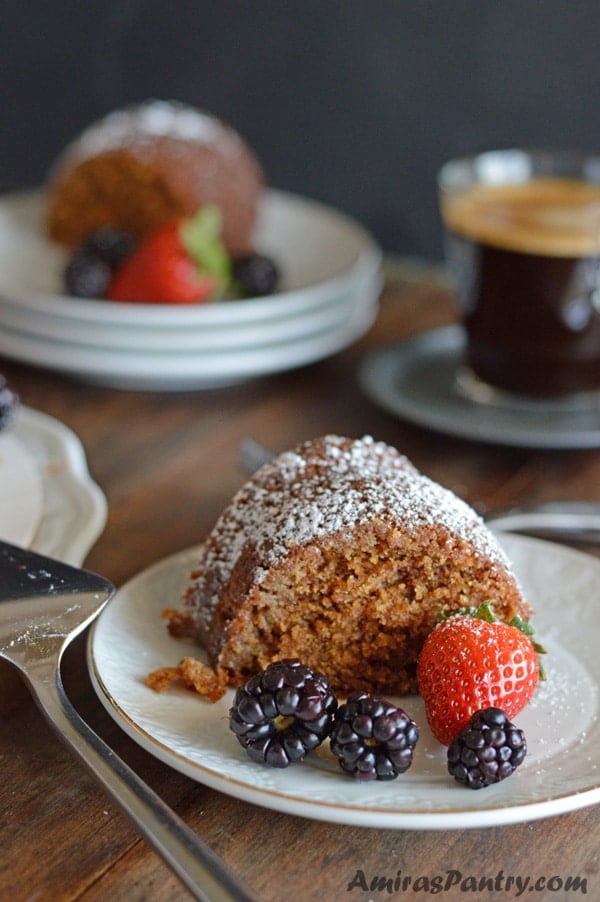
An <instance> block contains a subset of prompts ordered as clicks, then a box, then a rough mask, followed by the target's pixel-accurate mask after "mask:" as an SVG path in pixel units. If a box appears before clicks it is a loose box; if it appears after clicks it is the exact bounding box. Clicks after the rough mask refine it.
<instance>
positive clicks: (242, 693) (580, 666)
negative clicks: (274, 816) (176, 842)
mask: <svg viewBox="0 0 600 902" xmlns="http://www.w3.org/2000/svg"><path fill="white" fill-rule="evenodd" d="M500 538H501V542H502V544H503V546H504V547H505V550H506V551H507V553H508V555H509V557H510V558H511V561H512V563H513V567H514V569H515V572H516V574H517V576H518V578H519V580H520V582H521V585H522V588H523V590H524V592H525V594H526V596H527V597H528V598H529V599H530V600H531V603H532V606H533V608H534V610H535V616H534V618H533V623H534V626H535V637H536V638H535V639H534V638H533V637H532V636H531V635H530V631H529V627H528V626H527V625H525V624H522V623H512V624H510V625H508V624H499V623H498V622H496V620H495V618H494V616H493V612H491V611H489V610H478V611H464V612H461V613H460V614H459V615H457V617H456V618H448V619H447V620H445V621H442V622H441V623H440V624H439V625H438V626H436V627H435V629H434V630H433V632H432V633H431V635H430V640H431V642H432V643H435V644H434V646H433V648H430V649H429V651H427V650H426V649H425V647H424V651H423V652H422V655H423V658H422V661H421V660H420V661H419V669H420V671H421V673H420V675H419V685H420V688H421V694H419V695H414V696H408V697H403V698H380V697H374V696H372V695H368V694H367V693H365V692H362V691H361V689H360V687H359V686H357V691H356V693H354V695H352V696H350V697H349V698H343V699H342V698H336V697H335V693H333V691H332V690H331V686H330V685H329V681H328V679H327V675H326V674H321V673H318V672H314V671H311V669H310V667H308V666H307V665H306V663H303V662H299V661H293V660H288V661H284V662H277V663H276V665H273V666H272V667H271V668H267V669H266V670H265V671H263V672H261V673H258V674H255V675H254V676H253V677H251V678H250V679H249V680H248V682H247V683H246V684H245V685H244V686H242V687H240V688H239V689H238V690H236V691H232V690H229V691H227V693H226V694H225V695H224V696H222V697H221V698H219V699H218V700H217V701H215V702H213V703H211V702H209V701H206V700H204V699H202V698H200V696H199V695H198V694H197V693H193V692H190V691H189V689H186V688H184V687H183V686H177V685H170V686H169V688H168V689H167V690H165V691H156V687H155V688H151V686H150V685H148V683H147V678H148V674H150V673H152V672H155V671H157V670H160V669H161V668H164V666H165V663H166V662H171V661H173V660H179V659H183V660H190V661H193V660H194V659H198V658H199V649H198V647H197V646H196V645H194V644H193V643H188V642H186V641H185V640H181V639H177V640H175V639H173V638H171V637H170V636H169V634H168V632H167V630H166V629H165V627H164V625H163V623H164V621H163V623H161V612H162V611H163V609H164V607H165V604H168V601H166V600H168V599H173V603H174V604H176V603H177V602H178V600H179V599H180V597H181V594H182V592H183V590H184V587H185V586H186V584H187V580H188V576H189V572H190V571H191V570H192V569H193V567H194V565H195V562H196V560H197V549H190V550H188V551H184V552H180V553H178V554H175V555H172V556H170V557H168V558H166V559H165V560H163V561H160V562H158V563H156V564H154V565H153V566H151V567H150V568H148V569H147V570H145V571H143V572H142V573H140V574H139V575H138V576H136V577H134V578H133V579H132V580H131V581H130V582H129V583H127V584H126V585H125V586H123V587H122V588H121V589H120V590H119V591H118V592H117V593H116V595H115V596H114V598H113V599H112V600H111V602H109V604H108V606H107V607H106V608H105V610H104V611H103V612H102V614H101V615H100V618H99V619H98V621H97V623H96V624H95V626H94V628H93V630H92V632H91V634H90V637H89V643H88V667H89V672H90V677H91V680H92V683H93V685H94V688H95V690H96V692H97V694H98V697H99V699H100V701H101V702H102V704H103V705H104V706H105V708H106V709H107V711H108V712H109V713H110V714H111V716H112V717H113V718H114V719H115V721H116V722H117V723H118V724H119V725H120V726H121V727H122V729H123V730H125V732H127V733H128V734H129V736H130V737H131V738H132V739H134V740H135V741H136V742H137V743H139V744H140V745H142V746H143V747H144V748H145V749H146V750H147V751H149V752H150V753H151V754H153V755H154V756H155V757H157V758H158V759H160V760H161V761H163V762H164V763H165V764H168V765H170V766H171V767H174V768H175V769H177V770H179V771H180V772H182V773H184V774H186V775H187V776H189V777H191V778H192V779H195V780H197V781H199V782H201V783H204V784H206V785H208V786H211V787H212V788H214V789H217V790H220V791H221V792H224V793H226V794H228V795H232V796H234V797H236V798H239V799H241V800H244V801H247V802H252V803H254V804H257V805H261V806H263V807H267V808H270V809H272V810H276V811H282V812H286V813H289V814H296V815H301V816H305V817H312V818H315V819H318V820H326V821H331V822H337V823H345V824H355V825H361V826H372V827H392V828H402V829H453V828H457V829H464V828H465V827H485V826H498V825H500V824H510V823H517V822H523V821H528V820H534V819H537V818H543V817H548V816H551V815H559V814H562V813H565V812H569V811H573V810H575V809H578V808H582V807H585V806H588V805H592V804H596V803H597V802H600V721H599V718H598V714H599V705H600V699H599V687H600V660H599V659H598V654H597V647H598V638H599V636H598V630H599V627H598V623H597V613H596V612H597V608H598V604H599V603H600V561H599V560H597V559H596V558H593V557H591V556H587V555H584V554H582V553H581V552H578V551H574V550H572V549H569V548H566V547H564V546H560V545H556V544H551V543H549V542H544V541H541V540H537V539H530V538H525V537H520V536H510V535H504V536H501V537H500ZM438 630H439V632H437V631H438ZM427 641H428V642H429V639H428V640H427ZM539 643H542V645H543V649H542V648H541V647H540V645H539ZM542 652H545V653H544V654H541V653H542ZM445 654H448V655H450V656H451V657H453V658H454V659H455V660H456V661H461V660H462V661H463V665H461V667H460V668H459V669H458V670H456V672H451V673H450V676H448V674H447V673H446V675H445V676H443V675H440V674H439V673H437V672H436V671H435V669H432V667H431V660H433V659H436V658H438V659H441V658H443V656H444V655H445ZM428 657H429V660H428ZM541 659H543V661H544V671H545V678H544V679H540V663H539V662H540V660H541ZM465 661H467V662H469V661H470V662H471V664H469V665H468V672H467V673H465V671H464V662H465ZM190 678H193V674H191V677H190ZM475 790H476V791H475Z"/></svg>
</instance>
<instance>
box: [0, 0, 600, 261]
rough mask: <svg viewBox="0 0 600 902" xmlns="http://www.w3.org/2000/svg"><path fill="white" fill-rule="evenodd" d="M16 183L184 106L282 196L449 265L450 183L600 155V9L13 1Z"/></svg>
mask: <svg viewBox="0 0 600 902" xmlns="http://www.w3.org/2000/svg"><path fill="white" fill-rule="evenodd" d="M0 13H1V22H0V79H1V81H0V87H1V91H2V95H1V101H2V105H1V118H0V187H2V188H3V189H5V190H6V189H11V188H15V187H23V186H29V185H38V184H40V183H41V182H42V181H43V179H44V176H45V173H46V171H47V168H48V166H49V164H50V162H51V161H52V159H53V157H54V156H55V155H56V154H57V153H58V152H59V150H60V149H61V148H62V147H63V145H64V144H65V143H66V142H67V141H68V140H69V139H70V138H71V137H73V136H74V135H75V134H76V133H77V132H78V131H79V130H80V129H82V128H83V127H84V126H85V125H87V124H88V123H89V122H91V121H92V120H94V119H96V118H98V117H99V116H101V115H103V114H105V113H107V112H109V111H110V110H112V109H113V108H115V107H117V106H121V105H123V104H126V103H128V102H132V101H139V100H143V99H145V98H147V97H152V96H154V97H162V98H177V99H179V100H183V101H187V102H189V103H192V104H194V105H196V106H200V107H203V108H204V109H207V110H209V111H210V112H212V113H215V114H216V115H218V116H220V117H221V118H223V119H225V120H227V121H229V122H230V123H231V124H232V125H234V126H235V127H236V128H237V129H238V130H239V131H240V132H241V133H242V134H243V135H244V136H245V137H246V138H247V139H248V141H249V142H250V143H251V144H252V145H253V146H254V147H255V149H256V150H257V152H258V154H259V156H260V158H261V159H262V161H263V165H264V167H265V169H266V171H267V174H268V176H269V180H270V182H271V184H272V185H273V186H274V187H278V188H283V189H287V190H291V191H294V192H297V193H300V194H304V195H308V196H312V197H315V198H318V199H320V200H323V201H325V202H327V203H330V204H332V205H334V206H336V207H338V208H340V209H342V210H344V211H346V212H348V213H350V214H352V215H354V216H356V217H357V218H359V219H360V220H362V221H363V222H364V223H365V224H366V225H367V226H368V227H369V228H371V229H372V230H373V232H374V233H375V234H376V236H377V238H378V239H379V241H380V242H381V243H382V244H383V246H384V247H385V249H386V250H388V251H391V252H393V253H396V254H400V255H418V256H427V257H439V256H441V241H440V234H439V221H438V214H437V207H436V197H435V187H434V181H435V173H436V170H437V169H438V167H439V165H440V164H441V163H442V162H443V160H445V159H446V158H448V157H451V156H454V155H457V154H463V153H469V152H471V151H474V150H481V149H488V148H492V147H507V146H514V145H523V146H541V145H545V146H553V147H576V148H587V149H590V150H596V151H597V150H599V149H600V103H599V99H600V2H599V0H263V2H260V0H245V2H244V0H172V2H168V0H105V2H100V0H46V2H42V0H33V2H27V0H21V2H19V0H0Z"/></svg>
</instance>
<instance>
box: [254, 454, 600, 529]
mask: <svg viewBox="0 0 600 902" xmlns="http://www.w3.org/2000/svg"><path fill="white" fill-rule="evenodd" d="M272 458H273V452H272V451H270V450H269V449H268V448H265V446H264V445H261V444H260V442H257V441H255V440H254V439H252V438H244V439H242V441H241V442H240V457H239V461H240V467H241V469H242V470H243V471H244V472H245V473H247V474H248V475H252V473H254V472H255V471H256V470H258V468H259V467H262V465H263V464H266V463H268V462H269V461H270V460H271V459H272ZM483 517H484V520H485V521H486V523H487V524H488V526H490V527H492V528H493V529H497V530H502V531H504V532H522V533H528V534H531V535H535V536H546V537H547V538H554V539H558V538H560V539H564V540H565V541H567V542H569V541H570V542H584V543H585V542H589V543H591V544H599V543H600V502H597V501H550V502H545V503H544V502H543V503H541V504H531V505H525V506H523V507H513V508H510V509H508V510H503V511H490V512H488V513H486V514H484V515H483Z"/></svg>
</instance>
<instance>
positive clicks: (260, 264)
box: [232, 254, 279, 298]
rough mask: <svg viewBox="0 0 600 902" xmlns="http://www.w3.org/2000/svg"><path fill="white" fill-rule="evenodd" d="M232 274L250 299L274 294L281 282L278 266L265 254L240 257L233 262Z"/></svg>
mask: <svg viewBox="0 0 600 902" xmlns="http://www.w3.org/2000/svg"><path fill="white" fill-rule="evenodd" d="M232 273H233V278H234V279H235V280H236V281H237V282H238V283H239V285H240V287H241V289H242V292H243V293H244V295H246V297H250V298H253V297H260V296H262V295H266V294H272V293H273V291H274V290H275V287H276V285H277V282H278V280H279V270H278V269H277V266H276V265H275V263H274V261H273V260H271V258H270V257H265V256H264V254H248V256H246V257H238V258H237V259H235V260H234V261H233V262H232Z"/></svg>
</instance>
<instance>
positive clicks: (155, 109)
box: [46, 100, 265, 257]
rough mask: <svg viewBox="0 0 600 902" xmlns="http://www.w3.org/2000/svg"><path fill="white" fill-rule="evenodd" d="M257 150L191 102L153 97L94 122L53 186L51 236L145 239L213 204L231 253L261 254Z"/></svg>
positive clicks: (56, 169) (51, 179) (65, 157)
mask: <svg viewBox="0 0 600 902" xmlns="http://www.w3.org/2000/svg"><path fill="white" fill-rule="evenodd" d="M264 184H265V178H264V172H263V169H262V167H261V164H260V163H259V161H258V159H257V157H256V155H255V153H254V152H253V150H252V149H251V148H250V147H249V146H248V144H247V143H246V142H245V141H244V140H243V139H242V138H241V136H240V135H239V134H238V133H237V132H236V131H235V130H234V129H233V128H232V127H231V126H229V125H227V124H226V123H224V122H222V121H220V120H219V119H217V118H216V117H215V116H212V115H211V114H209V113H206V112H203V111H201V110H197V109H195V108H194V107H191V106H188V105H187V104H183V103H179V102H175V101H165V100H148V101H146V102H144V103H141V104H137V105H134V106H131V107H126V108H124V109H120V110H115V111H114V112H112V113H110V114H109V115H107V116H106V117H104V118H103V119H100V120H99V121H97V122H94V123H93V124H92V125H90V126H89V127H88V128H87V129H85V131H83V132H82V133H81V134H80V135H79V136H78V137H77V138H75V140H74V141H73V142H71V143H70V144H69V145H68V146H67V147H66V148H65V149H64V150H63V152H62V153H61V154H60V156H59V157H58V159H57V160H56V162H55V163H54V165H53V166H52V168H51V171H50V174H49V176H48V179H47V195H48V197H47V208H46V218H47V229H48V234H49V237H50V238H51V239H52V240H54V241H56V242H59V243H61V244H65V245H67V246H70V247H75V246H77V245H79V244H80V243H81V242H82V240H83V239H84V238H85V236H86V235H87V234H88V233H89V232H91V231H93V230H94V229H97V228H99V227H100V226H114V227H116V228H120V229H124V230H126V231H128V232H131V233H132V234H133V235H135V236H136V237H141V236H143V235H145V234H147V233H148V232H150V231H152V230H153V229H154V228H156V227H158V226H160V225H162V224H163V223H164V222H167V221H169V220H171V219H173V218H176V217H180V216H189V215H191V214H193V213H195V212H196V211H197V210H198V208H199V207H201V206H205V205H208V204H214V205H216V206H218V207H219V209H220V210H221V215H222V219H223V240H224V243H225V245H226V247H227V249H228V251H229V252H230V254H231V255H232V256H234V257H235V256H240V255H242V254H246V253H249V252H250V251H251V250H252V233H253V229H254V226H255V221H256V216H257V210H258V203H259V200H260V197H261V194H262V191H263V189H264Z"/></svg>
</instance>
